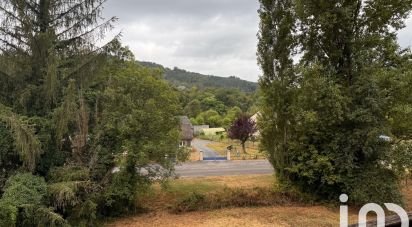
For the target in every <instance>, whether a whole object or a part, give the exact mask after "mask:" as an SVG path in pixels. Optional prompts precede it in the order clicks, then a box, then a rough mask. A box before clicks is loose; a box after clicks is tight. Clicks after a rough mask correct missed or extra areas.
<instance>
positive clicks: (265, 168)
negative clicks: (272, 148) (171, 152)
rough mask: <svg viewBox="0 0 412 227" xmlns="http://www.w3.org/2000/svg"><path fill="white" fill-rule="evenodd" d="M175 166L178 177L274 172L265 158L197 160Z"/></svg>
mask: <svg viewBox="0 0 412 227" xmlns="http://www.w3.org/2000/svg"><path fill="white" fill-rule="evenodd" d="M175 168H176V174H177V175H178V176H180V177H206V176H231V175H252V174H271V173H273V172H274V171H273V167H272V166H271V165H270V163H269V162H268V161H267V160H250V161H199V162H191V163H183V164H180V165H177V166H176V167H175Z"/></svg>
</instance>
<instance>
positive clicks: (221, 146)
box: [207, 139, 264, 159]
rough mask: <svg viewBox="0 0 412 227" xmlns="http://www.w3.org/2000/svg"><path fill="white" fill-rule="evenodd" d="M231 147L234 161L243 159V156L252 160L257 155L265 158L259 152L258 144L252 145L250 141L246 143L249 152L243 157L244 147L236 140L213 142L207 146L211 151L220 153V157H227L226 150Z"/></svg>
mask: <svg viewBox="0 0 412 227" xmlns="http://www.w3.org/2000/svg"><path fill="white" fill-rule="evenodd" d="M230 145H233V150H232V154H231V156H232V159H236V158H239V159H242V158H243V156H244V157H245V159H250V158H251V157H253V156H256V155H257V156H258V158H264V157H263V153H262V152H261V151H259V143H258V142H255V143H252V142H250V141H248V142H246V152H247V154H246V155H243V151H242V146H241V144H240V142H239V141H236V140H229V139H224V140H222V141H219V142H213V143H211V144H208V145H207V146H208V147H209V148H210V149H213V150H215V151H216V152H218V153H219V154H220V155H222V156H226V148H227V147H228V146H230ZM236 151H237V152H236ZM237 154H239V157H237Z"/></svg>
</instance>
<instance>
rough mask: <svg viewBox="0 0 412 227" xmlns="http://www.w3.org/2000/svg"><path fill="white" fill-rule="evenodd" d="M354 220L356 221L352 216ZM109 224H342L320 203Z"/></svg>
mask: <svg viewBox="0 0 412 227" xmlns="http://www.w3.org/2000/svg"><path fill="white" fill-rule="evenodd" d="M351 220H356V216H355V215H352V216H351ZM108 226H110V227H120V226H124V227H132V226H133V227H134V226H136V227H137V226H139V227H149V226H153V227H154V226H174V227H186V226H189V227H195V226H199V227H221V226H223V227H227V226H245V227H261V226H262V227H263V226H293V227H294V226H305V227H311V226H313V227H315V226H316V227H318V226H339V210H338V209H329V208H325V207H321V206H311V207H297V206H290V207H261V208H231V209H221V210H215V211H208V212H190V213H185V214H181V215H174V214H170V213H168V212H165V211H160V212H155V213H150V214H145V215H142V216H138V217H132V218H126V219H122V220H120V221H118V222H116V223H112V224H110V225H108Z"/></svg>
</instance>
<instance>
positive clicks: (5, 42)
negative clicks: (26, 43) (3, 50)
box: [0, 38, 25, 53]
mask: <svg viewBox="0 0 412 227" xmlns="http://www.w3.org/2000/svg"><path fill="white" fill-rule="evenodd" d="M0 42H2V43H4V44H5V45H6V46H7V47H11V48H13V49H15V50H16V51H20V52H22V53H25V51H24V50H23V49H22V48H20V47H19V46H17V45H15V44H13V43H11V42H10V41H7V40H5V39H3V38H0Z"/></svg>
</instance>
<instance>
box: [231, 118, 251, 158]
mask: <svg viewBox="0 0 412 227" xmlns="http://www.w3.org/2000/svg"><path fill="white" fill-rule="evenodd" d="M256 131H257V127H256V122H255V121H254V120H252V119H251V118H250V116H248V115H245V114H242V115H240V116H239V117H238V118H237V119H236V120H235V121H234V122H233V124H232V125H231V126H230V128H229V130H228V136H229V138H231V139H237V140H240V143H241V145H242V150H243V153H246V147H245V143H246V141H247V140H248V139H249V138H250V137H252V136H253V134H254V133H255V132H256Z"/></svg>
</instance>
